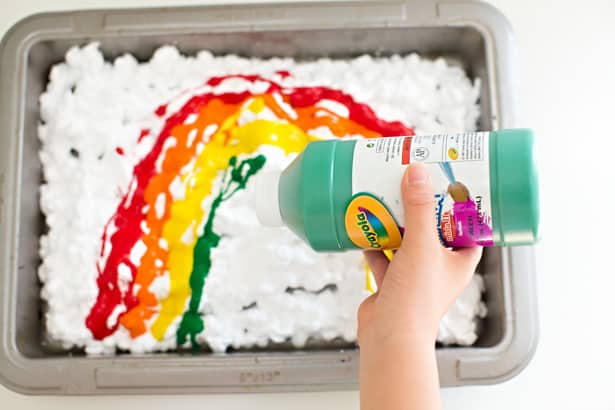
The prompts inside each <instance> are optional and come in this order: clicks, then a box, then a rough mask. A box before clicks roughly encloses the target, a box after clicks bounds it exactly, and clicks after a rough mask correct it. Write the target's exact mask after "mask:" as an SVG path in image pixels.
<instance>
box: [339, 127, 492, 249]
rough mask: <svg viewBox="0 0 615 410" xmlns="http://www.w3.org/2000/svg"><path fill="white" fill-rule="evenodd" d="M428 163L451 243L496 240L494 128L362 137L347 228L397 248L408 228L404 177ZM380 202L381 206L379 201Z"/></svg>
mask: <svg viewBox="0 0 615 410" xmlns="http://www.w3.org/2000/svg"><path fill="white" fill-rule="evenodd" d="M414 162H423V163H425V164H427V165H428V167H429V169H430V171H431V177H432V184H433V187H434V192H435V202H434V204H435V223H436V226H437V229H438V233H439V236H440V239H441V240H442V242H443V243H444V244H446V245H447V246H453V247H465V246H474V245H484V246H489V245H493V234H492V229H491V226H492V225H491V194H490V180H489V133H488V132H470V133H463V134H449V135H431V136H412V137H386V138H376V139H364V140H359V141H357V143H356V145H355V148H354V157H353V166H352V193H353V197H352V199H351V201H350V202H349V204H348V207H347V210H346V231H347V233H348V236H349V238H350V239H351V240H352V242H353V243H354V244H355V245H357V246H359V247H361V248H372V249H395V248H397V247H399V245H400V242H401V235H402V234H403V233H404V226H403V222H404V212H403V204H402V201H401V188H400V187H401V179H402V177H403V174H404V172H405V170H406V167H407V166H408V165H409V164H411V163H414ZM377 203H378V204H379V205H377Z"/></svg>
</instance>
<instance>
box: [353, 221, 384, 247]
mask: <svg viewBox="0 0 615 410" xmlns="http://www.w3.org/2000/svg"><path fill="white" fill-rule="evenodd" d="M357 225H359V226H360V227H361V230H362V231H363V234H364V235H365V239H367V240H368V242H369V243H370V247H371V248H374V249H380V248H382V245H380V242H378V235H376V232H374V231H373V230H372V227H371V226H370V224H369V222H368V221H367V216H366V215H365V213H364V212H359V213H358V214H357Z"/></svg>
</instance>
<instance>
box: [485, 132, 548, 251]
mask: <svg viewBox="0 0 615 410" xmlns="http://www.w3.org/2000/svg"><path fill="white" fill-rule="evenodd" d="M489 144H490V180H491V205H492V213H493V236H494V238H493V239H494V243H495V245H500V246H512V245H531V244H533V243H534V242H536V241H537V240H538V237H539V235H540V223H539V222H540V208H539V195H538V169H537V166H536V160H535V150H534V145H535V144H534V134H533V133H532V131H531V130H529V129H509V130H501V131H494V132H492V133H491V138H490V142H489Z"/></svg>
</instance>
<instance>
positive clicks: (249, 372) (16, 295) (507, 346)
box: [0, 0, 538, 394]
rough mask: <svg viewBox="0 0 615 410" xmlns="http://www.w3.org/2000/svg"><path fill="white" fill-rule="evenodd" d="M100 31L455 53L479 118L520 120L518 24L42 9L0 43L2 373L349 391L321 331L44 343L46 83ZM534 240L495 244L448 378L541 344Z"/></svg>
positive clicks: (295, 12)
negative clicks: (225, 345) (192, 342)
mask: <svg viewBox="0 0 615 410" xmlns="http://www.w3.org/2000/svg"><path fill="white" fill-rule="evenodd" d="M93 40H96V41H99V42H100V43H101V48H102V50H103V52H104V53H105V55H106V56H107V57H109V58H112V57H115V56H117V55H119V54H122V53H126V52H129V53H132V54H134V55H136V56H137V57H138V58H144V59H145V58H148V57H149V56H150V55H151V54H152V52H153V51H154V50H155V49H156V48H157V47H158V46H161V45H164V44H174V45H176V46H177V47H179V48H180V49H181V50H182V51H183V52H185V53H193V52H195V51H197V50H200V49H210V50H212V51H214V52H216V53H238V54H242V55H247V56H256V57H267V56H289V57H294V58H297V59H309V58H315V57H320V56H330V57H333V58H345V57H350V56H356V55H359V54H362V53H369V54H373V55H388V54H391V53H402V54H403V53H409V52H412V51H416V52H419V53H420V54H422V55H433V56H436V55H437V56H446V57H448V58H449V59H453V60H454V61H456V62H458V63H459V64H461V65H462V66H463V67H464V68H465V69H466V70H467V72H468V74H469V75H470V76H471V77H479V78H481V80H482V84H483V86H482V95H481V99H480V103H481V109H482V116H481V119H480V128H481V129H483V130H490V129H495V128H504V127H514V126H519V125H522V124H518V123H517V117H516V111H515V106H516V104H517V99H516V89H517V87H516V85H515V80H516V79H515V76H514V65H515V63H516V60H515V55H514V49H513V43H512V36H511V30H510V27H509V24H508V22H507V21H506V19H505V18H504V17H503V16H502V15H501V14H500V13H499V12H498V11H497V10H495V9H494V8H492V7H490V6H487V5H485V4H483V3H478V2H475V1H471V0H465V1H463V0H462V1H451V0H448V1H437V0H431V1H430V0H421V1H408V2H402V1H397V2H389V1H386V2H383V1H379V2H372V3H367V2H365V3H347V2H346V3H312V4H309V3H303V4H283V5H280V4H278V5H242V6H226V7H223V6H211V7H189V8H165V9H141V10H100V11H77V12H65V13H50V14H40V15H35V16H32V17H28V18H26V19H24V20H22V21H21V22H19V23H17V24H16V25H15V26H14V27H13V28H12V29H11V30H10V31H9V32H8V33H7V34H6V36H5V38H4V40H3V42H2V45H1V48H0V324H1V326H0V332H1V333H0V382H1V383H2V384H4V385H5V386H7V387H8V388H11V389H13V390H16V391H19V392H23V393H28V394H111V393H113V394H117V393H188V392H264V391H269V392H270V391H308V390H338V389H348V388H356V387H357V378H358V354H359V353H358V351H357V350H356V349H355V348H354V347H352V346H345V347H346V348H345V349H342V348H340V347H339V345H326V344H324V345H323V344H316V345H314V346H312V347H309V348H305V349H303V350H301V351H296V350H288V349H287V350H284V349H280V348H274V347H272V348H271V349H269V350H265V351H244V352H237V353H229V354H215V355H214V354H201V355H192V354H186V353H168V354H156V355H150V356H146V357H143V356H141V357H138V356H129V355H118V356H114V357H86V356H85V355H84V354H83V353H82V352H58V351H54V350H52V349H50V348H49V347H48V346H47V347H46V345H45V343H44V340H45V337H44V323H43V319H42V313H41V312H42V306H41V301H40V297H39V290H40V284H39V282H38V279H37V268H38V265H39V263H40V260H39V257H38V238H39V236H40V234H41V233H42V232H43V231H44V230H45V221H44V218H43V216H42V214H41V212H40V210H39V206H38V203H39V201H38V199H39V198H38V187H39V185H40V183H41V175H42V173H41V164H40V162H39V159H38V156H37V153H38V149H39V141H38V138H37V132H36V127H37V123H38V120H39V113H38V96H39V95H40V93H41V92H42V91H43V89H44V87H45V84H46V82H47V76H48V73H49V69H50V67H51V66H52V65H53V64H55V63H58V62H60V61H62V60H63V58H64V53H65V52H66V50H67V49H68V48H69V47H71V46H73V45H82V44H85V43H87V42H89V41H93ZM534 269H535V263H534V250H533V248H531V247H522V248H515V249H510V248H500V249H498V248H494V249H488V250H486V252H485V255H484V257H483V261H482V263H481V265H480V266H479V270H480V272H481V273H482V274H483V275H484V277H485V282H486V287H487V292H486V301H487V305H488V309H489V315H488V317H487V318H486V319H485V320H484V321H483V322H482V323H481V327H482V330H481V335H480V338H479V340H478V341H477V343H476V345H475V346H473V347H469V348H460V347H450V348H440V349H438V351H437V357H438V368H439V371H440V380H441V383H442V385H443V386H456V385H467V384H488V383H497V382H501V381H503V380H507V379H509V378H511V377H513V376H514V375H515V374H517V373H518V372H519V371H521V370H522V369H523V367H524V366H525V365H526V364H527V363H528V361H529V360H530V358H531V356H532V354H533V352H534V349H535V347H536V343H537V337H538V330H537V312H536V302H535V282H534V274H535V272H534Z"/></svg>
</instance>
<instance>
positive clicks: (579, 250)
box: [0, 0, 615, 410]
mask: <svg viewBox="0 0 615 410" xmlns="http://www.w3.org/2000/svg"><path fill="white" fill-rule="evenodd" d="M247 1H249V0H244V2H247ZM231 2H236V1H231V0H227V3H231ZM255 2H256V1H255ZM204 3H212V2H211V1H209V2H208V1H206V0H178V1H173V0H89V1H79V0H55V1H44V0H17V1H9V0H3V1H2V6H0V7H1V8H0V10H1V11H0V35H3V33H4V32H5V31H6V30H7V29H8V28H9V27H10V26H11V25H12V24H13V23H15V22H16V21H18V20H19V19H21V18H22V17H25V16H26V15H28V14H32V13H35V12H42V11H50V10H70V9H77V8H84V7H88V8H109V7H134V6H146V5H150V6H155V5H178V4H204ZM491 3H493V4H494V5H495V6H496V7H498V8H499V9H500V10H501V11H502V12H503V13H504V14H505V15H506V16H507V17H508V18H509V19H510V21H511V22H512V25H513V28H514V30H515V33H516V36H517V40H518V45H519V56H520V60H521V87H522V89H521V96H522V111H523V114H524V118H525V119H526V125H527V126H529V127H532V128H534V130H535V131H536V134H537V136H538V138H539V139H540V140H541V149H542V155H541V168H542V170H541V171H542V183H543V190H542V194H543V198H542V199H543V206H542V211H543V213H542V215H543V240H542V242H541V244H540V245H539V250H538V269H539V274H538V285H539V304H540V320H541V330H540V331H541V335H540V342H539V347H538V350H537V352H536V355H535V356H534V359H533V360H532V362H531V363H530V365H529V366H528V368H527V369H526V370H525V371H524V372H523V373H521V374H520V375H519V376H517V377H516V378H514V379H513V380H511V381H509V382H506V383H504V384H500V385H496V386H486V387H464V388H451V389H444V390H442V397H443V403H444V408H446V409H473V410H479V409H490V410H491V409H499V410H504V409H518V408H524V409H543V408H559V409H615V392H614V390H615V377H614V376H613V372H614V371H615V349H614V348H613V340H615V320H614V319H613V313H615V302H614V300H615V297H614V296H613V294H614V292H615V267H613V263H612V259H614V258H613V254H612V252H611V253H610V252H609V251H610V246H609V241H611V242H612V241H613V236H615V224H614V220H615V218H614V217H613V215H612V213H613V212H614V211H615V201H614V200H615V196H614V195H613V192H612V191H613V189H614V188H615V172H614V171H613V167H608V165H611V164H614V163H615V130H614V125H613V121H614V120H615V23H614V20H615V2H613V1H612V0H584V1H578V0H575V1H569V0H561V1H548V0H491ZM609 187H610V189H609ZM171 405H173V406H174V407H175V408H181V409H182V410H188V409H229V410H232V409H251V410H259V409H267V410H273V409H290V408H293V409H315V408H330V409H340V410H344V409H357V408H358V406H359V400H358V393H357V392H356V391H353V392H333V393H307V394H259V395H247V394H246V395H201V396H154V397H152V396H149V397H146V396H129V397H119V396H118V397H26V396H21V395H18V394H15V393H13V392H11V391H9V390H6V389H5V388H3V387H1V386H0V409H11V410H12V409H62V410H71V409H81V408H82V407H87V408H88V409H92V410H95V409H109V408H113V409H118V410H119V409H134V410H138V409H148V410H155V409H166V408H168V407H169V406H171Z"/></svg>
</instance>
